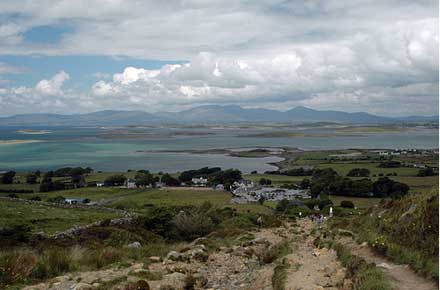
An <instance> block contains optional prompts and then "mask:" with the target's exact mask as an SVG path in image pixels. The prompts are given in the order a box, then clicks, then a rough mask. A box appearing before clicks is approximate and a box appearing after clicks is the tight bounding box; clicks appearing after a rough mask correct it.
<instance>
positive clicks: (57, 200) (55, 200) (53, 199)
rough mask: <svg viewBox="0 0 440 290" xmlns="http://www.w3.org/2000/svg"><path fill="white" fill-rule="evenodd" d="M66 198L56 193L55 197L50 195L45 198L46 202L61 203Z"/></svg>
mask: <svg viewBox="0 0 440 290" xmlns="http://www.w3.org/2000/svg"><path fill="white" fill-rule="evenodd" d="M65 200H66V198H65V197H64V196H61V195H58V196H55V197H50V198H48V199H47V202H53V203H63V202H64V201H65Z"/></svg>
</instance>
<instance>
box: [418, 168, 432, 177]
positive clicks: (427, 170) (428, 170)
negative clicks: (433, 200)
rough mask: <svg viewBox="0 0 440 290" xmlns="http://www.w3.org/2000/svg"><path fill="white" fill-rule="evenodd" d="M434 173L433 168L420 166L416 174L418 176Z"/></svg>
mask: <svg viewBox="0 0 440 290" xmlns="http://www.w3.org/2000/svg"><path fill="white" fill-rule="evenodd" d="M434 175H435V172H434V169H432V168H431V167H427V168H422V169H420V170H419V172H418V173H417V176H419V177H424V176H434Z"/></svg>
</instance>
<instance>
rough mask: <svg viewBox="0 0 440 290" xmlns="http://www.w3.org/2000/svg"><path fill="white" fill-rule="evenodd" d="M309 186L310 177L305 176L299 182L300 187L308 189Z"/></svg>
mask: <svg viewBox="0 0 440 290" xmlns="http://www.w3.org/2000/svg"><path fill="white" fill-rule="evenodd" d="M309 187H310V179H307V178H304V179H303V180H301V182H300V183H299V188H301V189H307V188H309Z"/></svg>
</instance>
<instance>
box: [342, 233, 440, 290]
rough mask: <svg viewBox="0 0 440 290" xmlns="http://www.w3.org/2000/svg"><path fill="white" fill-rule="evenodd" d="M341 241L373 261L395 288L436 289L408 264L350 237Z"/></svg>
mask: <svg viewBox="0 0 440 290" xmlns="http://www.w3.org/2000/svg"><path fill="white" fill-rule="evenodd" d="M341 242H342V243H343V244H344V245H346V246H348V247H349V248H350V249H351V252H352V253H353V254H354V255H356V256H359V257H361V258H364V259H365V260H366V261H367V262H369V263H375V264H376V266H377V267H379V268H380V269H381V270H382V271H383V272H384V273H385V274H386V275H387V276H388V277H389V279H390V282H391V284H392V286H393V288H394V289H396V290H415V289H417V290H437V289H439V287H438V285H437V284H436V283H435V282H433V281H431V280H428V279H426V278H423V277H420V276H419V275H417V274H416V273H414V271H412V270H411V269H410V268H409V266H408V265H398V264H395V263H393V262H392V261H390V260H388V259H386V258H384V257H381V256H379V255H377V254H375V253H374V252H373V250H371V249H370V248H369V247H368V246H366V245H359V244H357V243H356V242H355V241H353V240H352V239H350V238H344V239H342V240H341Z"/></svg>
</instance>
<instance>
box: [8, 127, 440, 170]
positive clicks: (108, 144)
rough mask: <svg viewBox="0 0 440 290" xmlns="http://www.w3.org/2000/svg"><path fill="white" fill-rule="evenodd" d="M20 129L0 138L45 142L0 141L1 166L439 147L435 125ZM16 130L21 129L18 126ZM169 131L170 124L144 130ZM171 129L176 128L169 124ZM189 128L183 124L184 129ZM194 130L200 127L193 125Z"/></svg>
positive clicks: (205, 161) (257, 162) (229, 160)
mask: <svg viewBox="0 0 440 290" xmlns="http://www.w3.org/2000/svg"><path fill="white" fill-rule="evenodd" d="M18 129H19V128H11V127H3V128H2V127H0V139H1V140H11V139H38V140H42V141H44V142H40V143H28V144H17V145H0V170H5V169H15V170H36V169H41V170H46V169H53V168H58V167H61V166H90V167H92V168H94V169H96V170H102V171H125V170H127V169H149V170H152V171H166V172H176V171H181V170H185V169H194V168H200V167H203V166H220V167H223V168H238V169H240V170H242V171H244V172H250V171H252V170H258V171H260V172H261V171H265V170H273V169H274V167H273V166H271V165H268V164H267V163H268V162H275V161H278V160H279V159H278V158H277V157H269V158H238V157H231V156H224V155H217V154H189V153H168V152H167V153H163V152H158V151H161V150H194V149H215V148H242V147H246V148H250V147H283V146H285V147H298V148H302V149H305V150H319V149H326V150H328V149H344V148H438V130H426V129H423V130H417V131H410V132H403V133H392V134H370V135H367V136H362V137H359V136H356V137H355V136H352V137H296V138H256V137H237V136H239V135H245V134H249V133H255V130H211V129H204V130H202V131H203V132H209V133H214V134H213V135H203V136H200V135H198V136H179V137H159V138H158V137H155V138H149V139H143V140H114V139H113V140H109V139H102V138H99V136H100V135H99V134H100V133H102V129H99V128H51V129H50V130H51V131H52V133H51V134H45V135H25V134H20V133H17V130H18ZM20 129H21V128H20ZM145 130H146V131H154V132H156V133H157V132H159V133H163V132H169V131H170V129H163V128H160V129H145ZM174 130H175V131H176V130H178V129H174ZM185 131H186V132H188V131H189V130H188V129H185ZM192 131H194V132H197V131H200V129H194V130H192ZM258 133H261V131H258Z"/></svg>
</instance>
